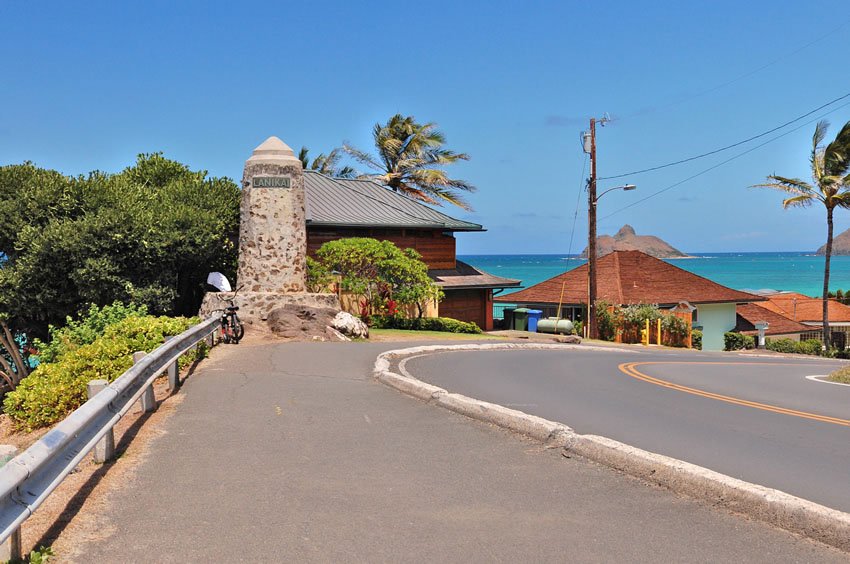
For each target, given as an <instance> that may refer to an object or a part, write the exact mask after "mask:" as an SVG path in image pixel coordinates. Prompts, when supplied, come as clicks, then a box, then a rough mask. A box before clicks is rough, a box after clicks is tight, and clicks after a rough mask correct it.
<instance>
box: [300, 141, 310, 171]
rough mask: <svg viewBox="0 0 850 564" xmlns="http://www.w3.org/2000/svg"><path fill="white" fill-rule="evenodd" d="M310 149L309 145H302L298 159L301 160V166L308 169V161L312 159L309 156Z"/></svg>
mask: <svg viewBox="0 0 850 564" xmlns="http://www.w3.org/2000/svg"><path fill="white" fill-rule="evenodd" d="M309 152H310V150H309V149H308V148H307V147H303V146H302V147H301V150H300V151H298V160H299V161H301V168H303V169H304V170H307V163H308V162H309V161H310V158H309V157H308V156H307V153H309Z"/></svg>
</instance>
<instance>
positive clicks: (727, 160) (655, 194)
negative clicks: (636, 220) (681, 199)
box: [602, 94, 850, 219]
mask: <svg viewBox="0 0 850 564" xmlns="http://www.w3.org/2000/svg"><path fill="white" fill-rule="evenodd" d="M848 96H850V94H848V95H847V96H842V98H847V97H848ZM827 105H828V104H827ZM846 106H850V102H847V103H844V104H841V105H840V106H838V107H837V108H833V109H831V110H829V111H828V112H826V113H825V114H823V115H822V116H820V117H818V118H816V119H813V120H810V121H807V122H806V123H804V124H802V125H800V126H798V127H795V128H794V129H790V130H788V131H786V132H785V133H781V134H779V135H777V136H776V137H773V138H771V139H768V140H767V141H765V142H764V143H761V144H759V145H756V146H755V147H751V148H749V149H747V150H746V151H744V152H743V153H738V154H737V155H735V156H734V157H730V158H728V159H726V160H725V161H722V162H719V163H717V164H716V165H713V166H710V167H708V168H707V169H705V170H702V171H700V172H698V173H696V174H694V175H692V176H689V177H687V178H685V179H684V180H680V181H679V182H676V183H674V184H671V185H670V186H667V187H666V188H662V189H661V190H658V191H656V192H653V193H652V194H650V195H649V196H646V197H644V198H641V199H640V200H637V201H635V202H632V203H631V204H629V205H627V206H623V207H622V208H620V209H618V210H615V211H613V212H611V213H609V214H608V215H606V216H605V217H603V218H602V219H608V218H609V217H611V216H613V215H616V214H618V213H620V212H621V211H624V210H627V209H629V208H631V207H634V206H637V205H638V204H642V203H643V202H645V201H647V200H649V199H650V198H654V197H655V196H658V195H659V194H663V193H664V192H667V191H668V190H672V189H673V188H676V187H677V186H681V185H682V184H684V183H685V182H688V181H689V180H693V179H694V178H697V177H698V176H702V175H703V174H706V173H707V172H711V171H712V170H714V169H716V168H719V167H721V166H723V165H725V164H727V163H730V162H732V161H734V160H735V159H738V158H741V157H743V156H744V155H746V154H748V153H752V152H753V151H755V150H756V149H760V148H761V147H764V146H765V145H767V144H769V143H773V142H774V141H776V140H777V139H781V138H782V137H785V136H786V135H789V134H791V133H794V132H795V131H798V130H800V129H802V128H804V127H806V126H807V125H810V124H812V123H814V122H816V121H819V120H821V119H823V118H825V117H826V116H828V115H829V114H831V113H833V112H837V111H838V110H840V109H841V108H844V107H846Z"/></svg>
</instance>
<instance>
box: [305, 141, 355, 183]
mask: <svg viewBox="0 0 850 564" xmlns="http://www.w3.org/2000/svg"><path fill="white" fill-rule="evenodd" d="M309 152H310V150H309V149H308V148H307V147H301V150H300V151H299V152H298V159H299V160H300V161H301V165H302V166H303V167H304V170H315V171H316V172H320V173H322V174H325V175H327V176H333V177H335V178H354V177H355V176H357V171H356V170H354V169H353V168H352V167H350V166H348V165H346V166H343V167H340V166H339V161H340V159H341V158H342V153H341V152H340V150H339V148H338V147H337V148H336V149H333V150H332V151H331V152H330V153H328V154H327V155H326V154H324V153H319V156H318V157H316V158H315V159H313V162H312V164H311V163H310V157H309V156H308V153H309Z"/></svg>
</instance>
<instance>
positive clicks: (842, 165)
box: [823, 121, 850, 176]
mask: <svg viewBox="0 0 850 564" xmlns="http://www.w3.org/2000/svg"><path fill="white" fill-rule="evenodd" d="M823 159H824V170H825V171H826V173H827V174H829V175H831V176H844V175H846V174H847V173H848V172H850V121H848V122H847V123H845V124H844V127H842V128H841V131H839V132H838V135H836V136H835V139H834V140H833V141H832V142H831V143H830V144H829V145H827V146H826V149H824V157H823Z"/></svg>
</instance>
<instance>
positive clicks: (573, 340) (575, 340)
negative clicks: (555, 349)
mask: <svg viewBox="0 0 850 564" xmlns="http://www.w3.org/2000/svg"><path fill="white" fill-rule="evenodd" d="M555 340H556V341H557V342H559V343H567V344H571V345H578V344H581V337H579V336H578V335H560V336H558V337H555Z"/></svg>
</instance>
